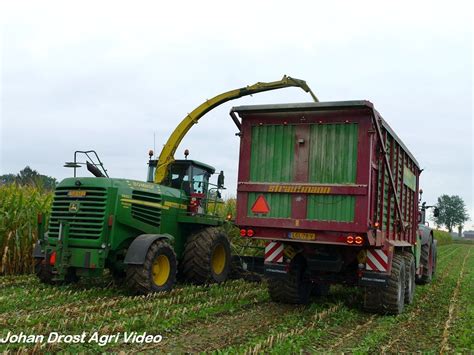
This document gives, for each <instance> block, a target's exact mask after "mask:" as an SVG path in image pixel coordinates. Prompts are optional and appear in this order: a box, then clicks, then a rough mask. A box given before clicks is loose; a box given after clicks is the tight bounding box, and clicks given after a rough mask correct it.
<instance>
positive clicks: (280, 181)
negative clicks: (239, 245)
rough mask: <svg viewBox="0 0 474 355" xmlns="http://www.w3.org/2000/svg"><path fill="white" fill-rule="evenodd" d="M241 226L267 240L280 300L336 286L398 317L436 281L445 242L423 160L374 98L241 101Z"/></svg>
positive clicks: (304, 298)
mask: <svg viewBox="0 0 474 355" xmlns="http://www.w3.org/2000/svg"><path fill="white" fill-rule="evenodd" d="M235 114H238V115H239V117H240V118H241V120H242V122H241V132H240V138H241V144H240V159H239V174H238V187H237V217H236V224H237V225H238V226H239V227H240V228H241V235H242V236H243V237H244V238H252V239H256V240H265V241H266V247H265V255H264V261H265V264H264V265H265V267H264V269H265V274H266V275H267V276H268V279H269V280H268V284H269V292H270V296H271V298H272V299H273V300H275V301H279V302H288V303H305V302H308V301H309V299H310V296H311V294H316V295H318V294H324V293H325V292H327V290H328V289H329V285H330V284H333V283H344V284H348V285H356V286H361V287H363V288H364V295H365V296H364V305H365V307H366V308H367V309H370V310H373V311H380V312H385V313H392V314H398V313H400V312H402V311H403V308H404V303H410V302H411V301H412V300H413V294H414V290H415V281H417V280H418V281H419V282H429V281H430V280H431V277H432V274H433V273H434V269H435V265H436V243H435V241H434V240H433V235H432V232H431V230H430V229H429V228H426V227H425V226H424V225H423V224H419V223H420V222H421V218H424V213H422V214H420V212H419V208H418V199H419V195H418V192H419V175H420V173H421V169H420V166H419V164H418V162H417V161H416V159H415V158H414V156H413V155H412V154H411V153H410V151H409V150H408V149H407V147H406V146H405V145H404V144H403V142H402V141H401V140H400V138H399V137H398V136H397V135H396V133H395V132H394V131H393V130H392V129H391V128H390V126H389V125H388V124H387V122H386V121H385V120H384V119H383V118H382V117H381V116H380V114H379V113H378V112H377V111H376V110H375V109H374V106H373V105H372V104H371V103H370V102H368V101H344V102H318V103H304V104H286V105H262V106H241V107H235V108H233V109H232V111H231V115H233V116H234V117H233V118H234V120H235V119H236V115H235Z"/></svg>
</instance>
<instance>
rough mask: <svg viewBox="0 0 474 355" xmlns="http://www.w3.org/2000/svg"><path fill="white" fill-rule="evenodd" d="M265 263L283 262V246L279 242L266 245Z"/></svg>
mask: <svg viewBox="0 0 474 355" xmlns="http://www.w3.org/2000/svg"><path fill="white" fill-rule="evenodd" d="M265 262H266V263H282V262H283V244H282V243H279V242H269V243H267V244H266V245H265Z"/></svg>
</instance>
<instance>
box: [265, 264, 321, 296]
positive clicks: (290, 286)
mask: <svg viewBox="0 0 474 355" xmlns="http://www.w3.org/2000/svg"><path fill="white" fill-rule="evenodd" d="M304 269H305V263H304V259H303V258H302V257H298V256H296V257H295V258H294V259H293V260H292V261H291V264H290V271H289V272H288V274H287V275H286V276H285V277H278V278H270V279H269V280H268V293H269V294H270V298H271V299H272V301H274V302H281V303H291V304H307V303H308V302H309V300H310V295H311V289H312V285H311V282H310V281H309V280H307V279H306V278H305V277H304V271H305V270H304Z"/></svg>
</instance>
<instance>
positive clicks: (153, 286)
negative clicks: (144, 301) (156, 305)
mask: <svg viewBox="0 0 474 355" xmlns="http://www.w3.org/2000/svg"><path fill="white" fill-rule="evenodd" d="M177 268H178V265H177V261H176V254H175V252H174V250H173V248H172V247H171V245H169V244H168V243H167V242H166V241H165V240H157V241H155V242H154V243H153V244H152V245H151V246H150V248H149V249H148V252H147V254H146V257H145V262H144V263H143V265H131V264H130V265H127V266H126V270H125V272H126V278H125V283H126V285H127V287H128V288H129V289H130V291H131V292H132V293H135V294H148V293H152V292H163V291H169V290H171V289H172V288H173V286H174V284H175V283H176V270H177ZM160 278H161V280H160Z"/></svg>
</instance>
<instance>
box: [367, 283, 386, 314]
mask: <svg viewBox="0 0 474 355" xmlns="http://www.w3.org/2000/svg"><path fill="white" fill-rule="evenodd" d="M381 292H382V290H381V288H380V287H364V309H365V310H366V311H367V312H372V313H378V312H380V311H381V307H382V303H381V302H382V300H381V295H380V293H381Z"/></svg>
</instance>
